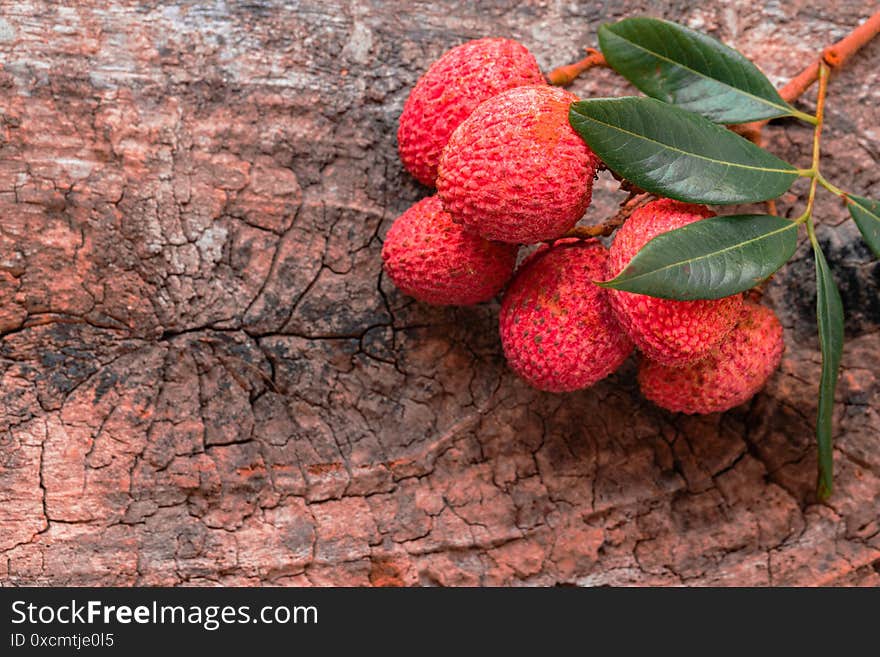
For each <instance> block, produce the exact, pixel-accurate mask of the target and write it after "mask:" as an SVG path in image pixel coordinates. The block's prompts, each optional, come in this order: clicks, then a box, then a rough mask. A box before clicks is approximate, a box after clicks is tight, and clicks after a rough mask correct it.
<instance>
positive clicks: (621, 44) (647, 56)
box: [599, 18, 806, 123]
mask: <svg viewBox="0 0 880 657" xmlns="http://www.w3.org/2000/svg"><path fill="white" fill-rule="evenodd" d="M599 44H600V46H601V48H602V54H603V55H604V56H605V60H606V61H607V62H608V64H609V65H610V66H611V67H612V68H613V69H614V70H615V71H617V72H618V73H620V74H621V75H623V76H624V77H625V78H626V79H627V80H629V81H630V82H632V83H633V84H634V85H635V86H636V87H638V88H639V89H641V90H642V91H643V92H644V93H646V94H647V95H649V96H652V97H654V98H657V99H658V100H662V101H664V102H667V103H673V104H675V105H678V106H680V107H683V108H684V109H687V110H690V111H692V112H697V113H698V114H702V115H703V116H705V117H707V118H709V119H711V120H712V121H715V122H716V123H745V122H747V121H757V120H759V119H770V118H773V117H777V116H801V117H804V116H806V115H804V114H803V113H802V112H799V111H798V110H796V109H794V108H793V107H792V106H791V105H789V104H788V103H786V102H785V101H784V100H783V99H782V97H781V96H780V95H779V92H778V91H776V88H775V87H774V86H773V84H772V83H771V82H770V80H768V79H767V78H766V76H765V75H764V74H763V73H761V71H759V70H758V67H757V66H755V65H754V64H752V62H750V61H749V60H748V59H746V58H745V56H744V55H742V54H741V53H739V52H737V51H736V50H734V49H733V48H729V47H728V46H725V45H724V44H723V43H721V42H720V41H717V40H715V39H713V38H712V37H710V36H708V35H706V34H702V33H700V32H695V31H694V30H691V29H688V28H686V27H683V26H681V25H677V24H675V23H670V22H668V21H664V20H658V19H656V18H626V19H624V20H622V21H620V22H618V23H614V24H610V25H602V26H601V27H600V28H599Z"/></svg>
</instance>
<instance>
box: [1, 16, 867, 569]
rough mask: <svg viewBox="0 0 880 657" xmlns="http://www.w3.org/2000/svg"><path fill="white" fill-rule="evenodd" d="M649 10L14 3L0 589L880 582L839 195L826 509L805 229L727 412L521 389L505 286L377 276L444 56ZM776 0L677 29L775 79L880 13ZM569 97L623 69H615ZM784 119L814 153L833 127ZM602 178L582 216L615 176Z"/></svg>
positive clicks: (611, 391)
mask: <svg viewBox="0 0 880 657" xmlns="http://www.w3.org/2000/svg"><path fill="white" fill-rule="evenodd" d="M649 4H650V3H638V2H627V3H624V4H623V5H620V6H615V8H613V9H612V8H608V9H607V11H608V12H609V13H608V15H605V16H602V15H600V13H599V11H598V10H595V9H591V8H589V7H586V6H585V8H584V9H583V12H584V13H583V15H573V14H572V12H573V11H574V10H572V9H571V7H570V5H568V4H564V5H558V6H557V5H552V6H545V5H544V4H540V5H539V4H533V3H519V4H516V3H515V4H511V3H496V4H493V3H488V4H487V3H479V7H476V6H474V4H473V3H458V4H449V5H446V6H434V5H432V6H431V7H429V6H428V5H426V4H420V5H417V6H414V5H411V4H410V3H394V2H385V3H373V4H366V3H358V2H355V3H334V2H330V3H328V2H310V3H309V2H307V3H296V4H295V7H294V6H293V5H290V3H280V2H277V3H276V2H250V3H246V4H239V3H225V4H222V5H214V4H211V3H207V4H205V3H195V4H194V3H182V2H181V3H161V6H160V5H159V4H150V3H146V4H145V3H140V2H138V3H135V2H113V3H109V2H98V1H95V2H91V3H63V4H62V3H52V2H20V3H7V4H6V5H4V11H3V13H2V17H0V62H2V69H0V332H2V338H0V582H2V583H3V584H9V585H17V584H56V585H60V584H97V585H104V584H121V585H134V584H142V585H148V584H169V585H178V584H209V583H223V584H370V583H372V584H385V585H388V584H391V585H394V584H435V583H439V584H448V585H460V584H505V585H506V584H517V583H528V584H556V583H579V584H603V583H612V584H643V585H647V584H683V583H684V584H862V585H871V584H874V585H876V584H878V583H880V575H878V573H877V567H878V566H877V564H878V559H880V525H878V515H880V514H878V509H880V444H878V438H877V436H878V434H880V416H878V407H880V379H878V373H877V367H876V366H875V364H876V362H877V359H878V355H880V329H878V326H880V306H878V301H877V299H878V297H877V285H878V281H880V273H878V268H877V267H878V265H877V264H876V263H874V264H872V263H871V261H870V258H869V256H868V252H867V250H866V249H865V248H864V246H863V245H862V244H861V242H860V241H859V238H858V236H857V233H856V231H855V229H854V227H853V226H852V224H851V223H843V221H844V219H845V217H846V211H845V208H843V207H841V206H840V205H839V204H838V203H837V201H836V200H834V199H832V198H831V197H829V196H821V197H820V198H819V199H818V201H817V208H816V212H817V216H819V217H821V218H822V220H823V224H824V225H822V226H820V238H821V239H822V240H823V243H824V244H826V246H827V247H828V255H829V260H831V261H832V262H833V263H835V264H834V266H835V271H836V274H837V276H838V278H839V280H840V283H841V286H842V288H843V291H844V301H845V304H846V306H847V309H848V313H849V317H848V323H847V330H848V344H847V349H846V353H845V356H844V372H843V377H842V380H841V385H840V388H839V392H838V404H837V406H836V409H835V434H836V451H835V458H836V462H837V492H836V493H835V495H834V497H832V499H831V500H830V502H829V503H828V504H817V503H815V498H814V493H813V489H814V484H815V448H814V446H813V440H814V439H813V418H814V415H815V410H816V408H815V395H816V382H817V380H818V374H819V355H818V345H817V340H816V337H815V327H814V326H813V323H814V318H813V312H814V311H813V308H812V307H811V306H810V301H809V299H810V298H812V295H813V293H814V289H813V286H814V282H813V274H812V264H811V262H810V259H809V254H808V251H807V249H806V248H803V249H802V250H801V251H799V253H798V255H797V257H796V258H795V260H794V261H793V262H792V263H791V264H790V265H789V266H788V267H787V268H786V269H784V270H783V271H782V272H781V273H780V275H778V276H777V277H776V278H775V279H774V281H773V283H772V284H771V285H770V286H769V287H768V289H767V291H766V293H765V299H766V300H767V302H768V303H770V304H772V305H774V307H775V308H776V310H777V312H778V313H779V314H780V316H781V317H782V319H783V323H784V324H785V327H786V340H787V352H786V355H785V359H784V362H783V365H782V368H781V370H780V372H779V373H778V374H777V375H776V376H775V377H774V378H773V379H772V381H771V382H770V384H769V385H768V387H767V389H766V390H765V391H764V392H763V393H762V394H760V395H759V396H758V397H757V398H755V399H754V400H753V401H752V402H751V403H750V404H748V405H746V406H744V407H741V408H738V409H736V410H734V411H731V412H729V413H726V414H724V415H721V416H711V417H705V418H689V417H682V416H676V415H672V414H668V413H665V412H662V411H660V410H658V409H656V408H653V407H652V406H651V405H650V404H648V403H646V402H645V401H643V400H642V399H641V398H640V396H639V394H638V390H637V386H636V384H635V379H634V371H635V365H634V363H632V362H630V363H629V364H628V365H626V366H625V367H624V369H623V370H622V371H621V372H620V373H618V374H617V375H615V376H614V377H612V378H611V379H610V380H608V381H606V382H603V383H601V384H599V385H598V386H596V387H595V388H594V389H592V390H588V391H584V392H581V393H577V394H573V395H565V396H557V395H547V394H541V393H538V392H535V391H533V390H530V389H529V388H528V387H526V386H525V385H523V384H522V383H521V382H519V381H518V380H517V379H516V378H515V377H514V376H513V375H512V374H511V373H510V372H509V371H508V370H507V369H506V367H505V365H504V362H503V357H502V354H501V349H500V346H499V343H498V338H497V333H496V321H497V317H496V315H497V304H486V305H483V306H480V307H477V308H473V309H459V310H443V309H434V308H428V307H425V306H423V305H420V304H417V303H413V302H412V300H410V299H408V298H406V297H404V296H402V295H400V294H399V293H398V292H397V291H396V290H394V289H393V286H391V285H390V284H389V283H388V281H387V280H385V279H384V278H382V277H381V275H380V270H381V264H380V256H379V254H380V249H381V238H382V236H383V235H384V233H385V231H386V230H387V228H388V226H389V225H390V223H391V221H392V219H393V218H394V217H395V216H396V215H397V214H399V213H400V212H402V211H403V210H404V209H405V208H406V207H407V206H408V205H409V204H411V203H412V202H413V201H414V200H416V199H418V198H420V197H421V196H422V195H424V194H425V193H426V190H424V189H423V188H421V187H419V186H418V185H417V184H415V183H414V182H413V181H412V180H411V179H410V178H409V177H408V176H407V175H406V174H405V172H404V171H403V170H402V168H401V166H400V164H399V161H398V159H397V156H396V152H395V148H396V144H395V137H394V135H395V130H396V120H397V116H398V115H399V113H400V110H401V107H402V104H403V101H404V99H405V97H406V94H407V90H408V89H409V88H411V86H412V85H413V83H414V82H415V80H416V79H417V77H418V75H419V74H420V73H421V72H422V71H424V70H425V68H426V67H427V65H428V64H429V63H430V61H431V60H432V59H434V58H436V57H437V56H438V55H439V54H440V53H441V52H443V51H444V50H445V49H447V48H448V47H450V46H452V45H454V44H456V43H459V42H461V41H462V40H464V39H467V38H475V37H479V36H486V35H506V36H513V37H515V38H519V39H521V40H522V41H523V42H524V43H525V44H526V45H527V46H528V47H529V48H531V49H532V50H533V51H534V52H535V53H536V55H537V57H538V59H539V62H540V63H541V64H542V66H543V67H544V69H545V70H549V69H551V68H552V67H553V66H555V65H557V64H560V63H562V62H565V61H570V60H571V59H572V58H573V56H574V55H576V53H577V52H578V51H580V50H581V49H582V48H583V47H584V46H587V45H590V44H594V43H595V29H596V27H597V25H598V24H599V22H600V21H601V20H610V19H615V18H618V17H619V16H621V15H629V14H634V13H637V12H640V11H646V10H650V9H651V7H653V6H651V7H649ZM287 5H289V6H287ZM764 5H765V3H757V2H755V3H751V4H749V3H746V4H742V3H740V4H739V5H737V8H735V9H732V8H723V7H721V6H719V7H717V8H713V7H702V8H695V7H694V5H693V3H681V2H673V3H671V4H669V5H668V6H667V10H668V13H667V17H668V18H673V19H676V18H677V19H680V20H686V21H687V22H689V24H691V25H692V26H694V27H697V28H700V29H706V30H709V31H712V32H713V33H714V34H716V35H717V36H719V37H720V38H722V39H724V40H725V41H727V42H729V43H731V44H732V45H734V46H736V47H739V48H741V49H742V50H744V51H745V52H746V53H747V54H751V55H753V56H759V57H760V59H759V62H758V63H759V64H760V65H761V67H762V68H763V69H764V70H765V71H767V72H768V73H769V74H771V75H772V76H773V77H774V80H776V81H778V80H785V79H788V77H790V76H791V75H793V74H794V73H796V72H797V70H798V69H799V68H800V66H801V63H802V62H803V61H805V60H806V59H807V58H808V57H810V56H811V55H812V53H814V52H815V49H816V47H817V46H820V45H821V44H825V43H830V42H833V41H834V40H835V39H836V38H839V37H840V36H841V31H842V30H843V28H842V27H841V26H843V25H850V24H856V23H858V22H859V20H860V19H861V18H862V17H864V16H866V15H868V13H869V12H870V11H872V10H873V9H874V8H873V6H872V3H869V2H861V3H859V2H856V3H850V4H849V5H847V6H846V7H839V8H837V9H835V11H834V12H833V13H832V12H822V11H819V12H818V13H817V11H816V10H815V9H814V8H813V5H812V4H809V5H808V3H803V2H795V3H783V5H784V7H783V8H781V9H780V8H779V6H778V5H773V7H776V8H775V9H774V8H764ZM221 7H222V8H221ZM612 13H613V15H612ZM878 61H880V50H878V48H877V46H876V44H872V45H870V46H868V47H867V48H866V49H865V50H863V51H862V53H860V54H859V56H858V57H856V58H854V59H853V60H851V61H850V62H849V63H848V65H847V68H846V69H845V70H843V71H842V72H841V73H840V75H839V76H836V77H835V79H834V81H833V83H832V86H831V89H830V94H831V97H830V99H829V110H828V126H827V133H826V142H827V148H826V154H827V158H828V159H827V162H828V164H827V165H826V167H825V172H826V175H828V176H829V177H830V178H831V179H832V180H834V181H835V182H836V183H838V184H840V185H842V186H844V187H845V188H847V189H850V190H852V191H854V192H858V193H860V194H864V195H866V196H873V197H875V198H880V177H878V176H880V173H878V171H880V167H878V161H880V145H878V144H880V138H878V135H877V133H876V127H877V125H880V115H878V108H880V102H878V101H880V95H878V94H880V84H878V81H880V80H878V71H880V66H877V62H878ZM572 89H573V91H575V92H576V93H578V94H579V95H581V96H582V97H587V96H597V95H614V94H619V93H626V92H630V93H631V90H627V89H626V87H625V86H624V85H623V83H622V82H620V81H619V80H618V79H616V78H615V77H614V76H612V75H611V74H610V72H609V71H606V70H602V69H597V70H594V71H591V72H590V74H589V75H587V76H583V77H582V78H579V79H578V80H577V81H576V82H575V83H574V85H573V87H572ZM767 136H768V137H769V142H768V147H769V148H771V149H772V150H774V152H776V153H778V154H779V155H781V156H782V157H786V158H788V159H790V160H792V161H795V162H797V163H799V165H800V166H807V164H806V163H807V161H808V158H809V148H810V132H809V129H808V128H806V127H804V126H800V125H796V124H792V125H785V126H781V127H779V128H774V129H773V130H769V131H767ZM596 187H597V195H596V200H595V202H594V206H593V207H592V208H591V209H590V211H589V212H588V214H587V217H586V220H585V222H586V223H587V224H598V223H601V221H602V220H603V219H604V218H605V217H607V216H609V215H611V214H613V212H614V211H615V209H616V207H617V205H618V203H619V202H620V200H622V196H621V194H620V193H619V192H617V191H616V189H617V185H616V183H615V182H614V181H613V180H612V179H611V178H610V176H608V174H603V176H602V177H601V178H600V180H599V181H597V186H596ZM802 193H803V188H801V187H796V188H795V190H794V191H793V192H792V193H791V194H790V195H788V196H786V197H783V199H782V200H781V201H780V204H779V209H780V212H781V213H786V212H788V213H790V212H793V211H794V210H793V209H792V208H793V206H794V205H796V204H798V203H802V200H803V199H801V198H800V197H799V195H801V194H802Z"/></svg>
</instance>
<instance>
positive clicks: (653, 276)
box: [600, 214, 798, 300]
mask: <svg viewBox="0 0 880 657" xmlns="http://www.w3.org/2000/svg"><path fill="white" fill-rule="evenodd" d="M797 228H798V227H797V224H796V223H794V222H793V221H789V220H788V219H783V218H781V217H773V216H771V215H766V214H746V215H728V216H724V217H710V218H708V219H703V220H702V221H697V222H694V223H692V224H688V225H687V226H683V227H682V228H678V229H676V230H671V231H669V232H668V233H663V234H661V235H658V236H657V237H655V238H654V239H652V240H651V241H650V242H648V243H647V244H645V246H644V247H642V250H641V251H639V252H638V253H637V254H636V255H635V257H633V259H632V260H631V261H630V263H629V265H627V267H626V268H625V269H624V270H623V271H622V272H620V274H618V276H617V277H616V278H614V279H613V280H610V281H608V282H606V283H601V284H600V285H603V286H604V287H612V288H614V289H617V290H626V291H628V292H637V293H639V294H647V295H650V296H652V297H661V298H664V299H682V300H692V299H720V298H721V297H727V296H730V295H731V294H736V293H737V292H742V291H743V290H748V289H749V288H751V287H754V286H755V285H756V284H757V283H760V282H761V281H763V280H764V279H766V278H767V277H768V276H770V274H772V273H773V272H775V271H776V270H777V269H779V268H780V267H781V266H782V265H784V264H785V263H786V262H787V261H788V259H789V258H790V257H791V256H792V254H793V253H794V250H795V248H796V247H797Z"/></svg>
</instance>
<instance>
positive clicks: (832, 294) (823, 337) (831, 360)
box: [810, 234, 843, 500]
mask: <svg viewBox="0 0 880 657" xmlns="http://www.w3.org/2000/svg"><path fill="white" fill-rule="evenodd" d="M810 237H811V240H812V242H813V253H814V254H815V257H816V319H817V322H818V324H819V344H820V346H821V348H822V378H821V380H820V383H819V414H818V417H817V419H816V439H817V440H818V442H819V486H818V494H819V498H820V499H823V500H824V499H827V498H828V497H829V496H830V495H831V491H832V483H833V472H834V461H833V459H834V453H833V451H832V444H831V419H832V415H833V411H834V389H835V388H836V387H837V375H838V371H839V369H840V359H841V356H842V354H843V302H842V301H841V300H840V292H838V291H837V285H835V283H834V279H833V278H832V276H831V269H830V268H829V267H828V262H827V261H826V260H825V255H824V254H823V253H822V249H821V248H820V247H819V243H818V242H817V241H816V238H815V236H814V235H812V234H811V236H810Z"/></svg>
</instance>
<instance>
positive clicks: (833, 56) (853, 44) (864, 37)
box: [733, 11, 880, 146]
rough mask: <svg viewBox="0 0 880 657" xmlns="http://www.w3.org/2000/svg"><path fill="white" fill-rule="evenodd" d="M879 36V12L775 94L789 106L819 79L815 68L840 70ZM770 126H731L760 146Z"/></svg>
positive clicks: (755, 124)
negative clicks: (765, 129) (764, 128)
mask: <svg viewBox="0 0 880 657" xmlns="http://www.w3.org/2000/svg"><path fill="white" fill-rule="evenodd" d="M878 34H880V11H878V12H876V13H875V14H874V15H873V16H871V17H870V18H869V19H868V20H866V21H865V22H864V23H862V24H861V25H859V26H858V27H857V28H856V29H854V30H853V31H852V32H850V33H849V34H847V35H846V36H845V37H843V38H842V39H841V40H840V41H838V42H837V43H834V44H832V45H830V46H828V47H827V48H825V50H823V51H822V54H821V56H820V57H819V58H818V59H817V60H816V61H815V62H813V63H812V64H810V65H809V66H808V67H807V68H805V69H804V70H803V71H801V72H800V73H798V74H797V75H796V76H795V77H793V78H792V79H791V80H790V81H789V82H788V84H786V85H785V86H784V87H782V88H781V89H780V90H779V95H780V96H782V99H783V100H784V101H785V102H787V103H793V102H794V101H796V100H797V99H798V98H800V97H801V96H803V95H804V93H805V92H806V91H807V89H809V88H810V87H812V86H813V83H814V82H816V80H818V79H819V64H820V63H822V62H824V63H825V64H827V65H828V67H829V68H830V69H831V71H832V72H834V71H836V70H838V69H840V68H841V67H842V66H843V65H844V64H845V63H846V62H847V60H849V59H850V58H851V57H852V56H853V55H855V54H856V53H857V52H858V51H859V50H861V49H862V48H864V47H865V46H866V45H867V44H868V43H869V42H870V41H871V39H873V38H874V37H875V36H877V35H878ZM769 122H770V119H765V120H763V121H754V122H753V123H743V124H742V125H738V126H734V128H733V129H734V130H735V131H736V132H738V133H739V134H741V135H742V136H743V137H745V138H746V139H749V140H751V141H753V142H754V143H756V144H757V145H758V146H761V145H762V141H763V139H762V136H761V129H762V128H763V127H764V126H765V125H767V123H769Z"/></svg>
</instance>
